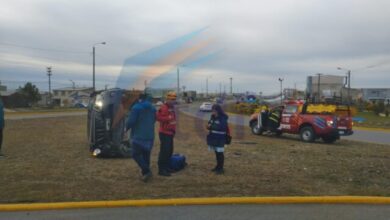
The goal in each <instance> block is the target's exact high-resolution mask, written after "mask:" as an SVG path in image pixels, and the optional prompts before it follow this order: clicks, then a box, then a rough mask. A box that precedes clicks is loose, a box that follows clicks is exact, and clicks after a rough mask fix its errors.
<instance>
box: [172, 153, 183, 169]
mask: <svg viewBox="0 0 390 220" xmlns="http://www.w3.org/2000/svg"><path fill="white" fill-rule="evenodd" d="M186 166H187V163H186V157H185V156H184V155H181V154H174V155H172V157H171V160H170V163H169V168H170V169H171V170H174V171H180V170H182V169H184V167H186Z"/></svg>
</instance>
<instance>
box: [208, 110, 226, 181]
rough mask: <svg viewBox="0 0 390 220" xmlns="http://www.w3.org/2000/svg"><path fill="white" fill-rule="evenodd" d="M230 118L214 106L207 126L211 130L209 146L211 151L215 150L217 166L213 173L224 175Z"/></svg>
mask: <svg viewBox="0 0 390 220" xmlns="http://www.w3.org/2000/svg"><path fill="white" fill-rule="evenodd" d="M228 118H229V117H228V116H227V115H226V113H225V112H224V111H223V109H222V107H221V106H220V105H218V104H215V105H213V107H212V114H211V117H210V120H209V122H208V124H207V129H208V130H209V134H208V135H207V145H208V146H209V150H213V151H214V152H215V157H216V160H217V165H216V167H215V168H214V169H212V170H211V171H213V172H215V173H216V174H223V173H224V168H223V167H224V162H225V156H224V151H225V144H226V137H227V132H228Z"/></svg>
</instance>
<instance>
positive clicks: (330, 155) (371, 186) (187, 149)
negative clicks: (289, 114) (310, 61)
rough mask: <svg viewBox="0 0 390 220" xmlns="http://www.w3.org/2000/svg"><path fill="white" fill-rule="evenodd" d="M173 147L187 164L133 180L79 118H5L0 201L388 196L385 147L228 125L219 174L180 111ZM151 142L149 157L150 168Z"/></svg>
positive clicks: (389, 153) (127, 166) (199, 130)
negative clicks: (102, 155) (95, 146)
mask: <svg viewBox="0 0 390 220" xmlns="http://www.w3.org/2000/svg"><path fill="white" fill-rule="evenodd" d="M178 126H179V131H180V132H179V133H178V134H177V137H176V143H175V152H177V153H182V154H185V155H186V156H187V160H188V164H189V165H188V167H187V168H186V169H185V170H183V171H181V172H179V173H176V174H174V175H173V176H172V177H168V178H167V177H160V176H157V175H154V177H153V179H152V181H151V182H149V183H146V184H145V183H143V182H141V181H140V174H139V169H138V168H137V166H136V164H135V162H134V161H133V160H131V159H96V158H92V157H91V156H90V153H89V151H88V146H87V141H86V116H77V117H62V118H48V119H31V120H19V121H7V122H6V129H5V137H4V145H3V150H4V153H5V154H6V155H7V157H6V158H5V159H0V169H1V172H0V186H1V190H0V203H17V202H53V201H89V200H112V199H115V200H118V199H141V198H178V197H225V196H315V195H362V196H365V195H367V196H368V195H369V196H390V145H376V144H366V143H359V142H352V141H345V140H343V141H338V142H336V143H335V144H332V145H326V144H323V143H321V142H318V143H313V144H306V143H302V142H300V141H299V140H297V139H296V138H294V137H282V138H276V137H269V136H268V137H264V136H253V135H251V134H250V133H249V129H248V128H246V127H233V129H232V130H233V143H232V145H231V146H229V147H228V148H227V149H226V156H225V157H226V161H225V169H226V173H225V175H222V176H217V175H215V174H214V173H212V172H211V171H210V170H211V169H212V168H213V166H214V165H215V156H214V154H213V153H212V152H209V151H208V150H207V147H206V144H205V134H206V133H205V131H204V129H203V127H204V122H202V121H199V120H196V119H194V118H191V117H188V116H184V115H180V117H179V123H178ZM158 151H159V140H156V142H155V147H154V149H153V154H152V169H153V172H154V174H156V173H157V166H156V164H157V154H158Z"/></svg>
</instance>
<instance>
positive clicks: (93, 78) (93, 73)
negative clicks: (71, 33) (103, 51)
mask: <svg viewBox="0 0 390 220" xmlns="http://www.w3.org/2000/svg"><path fill="white" fill-rule="evenodd" d="M98 44H103V45H105V44H106V42H101V43H96V44H94V45H93V46H92V87H93V91H95V46H96V45H98Z"/></svg>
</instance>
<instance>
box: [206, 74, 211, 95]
mask: <svg viewBox="0 0 390 220" xmlns="http://www.w3.org/2000/svg"><path fill="white" fill-rule="evenodd" d="M209 78H211V76H207V78H206V98H208V97H209Z"/></svg>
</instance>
